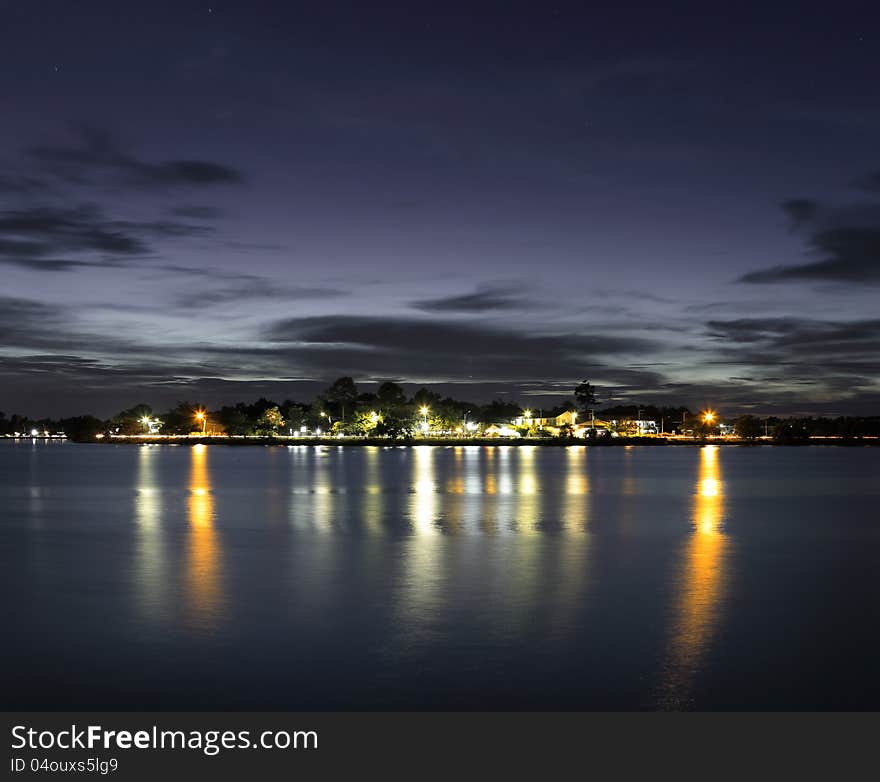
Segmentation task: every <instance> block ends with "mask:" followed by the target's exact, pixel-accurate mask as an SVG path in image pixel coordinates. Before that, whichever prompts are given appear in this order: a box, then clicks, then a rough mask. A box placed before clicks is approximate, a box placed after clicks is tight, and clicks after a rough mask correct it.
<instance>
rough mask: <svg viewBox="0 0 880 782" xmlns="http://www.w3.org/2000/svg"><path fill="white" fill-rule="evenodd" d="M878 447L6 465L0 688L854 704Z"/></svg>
mask: <svg viewBox="0 0 880 782" xmlns="http://www.w3.org/2000/svg"><path fill="white" fill-rule="evenodd" d="M878 453H880V450H878V449H874V450H863V451H854V450H847V449H825V450H820V449H800V450H798V449H791V450H786V449H763V450H757V449H751V450H750V449H738V448H730V447H716V446H707V447H703V448H666V449H656V448H592V447H586V446H580V445H578V446H570V447H550V448H543V447H531V448H530V447H524V448H523V447H512V446H458V447H430V446H417V447H412V448H398V447H387V448H383V447H373V446H371V447H364V448H349V449H342V448H339V447H336V446H330V447H306V446H292V447H289V448H288V447H285V448H268V449H267V448H224V447H214V446H208V447H205V446H201V445H197V446H194V447H166V446H143V447H138V448H129V447H106V448H105V447H97V446H96V447H88V446H82V447H78V446H75V445H70V446H64V447H62V448H48V447H47V448H42V447H36V448H29V449H28V450H24V449H20V450H16V449H15V448H8V449H4V448H3V447H0V468H2V469H0V509H2V513H0V529H2V532H3V536H2V538H0V543H2V544H3V546H2V547H0V558H2V561H0V565H2V568H3V571H4V572H5V573H8V574H9V576H10V577H11V578H12V580H13V583H16V584H20V585H21V586H22V590H21V591H20V592H21V593H22V594H27V596H28V597H27V600H26V601H21V600H8V599H7V600H6V601H5V602H4V603H3V604H2V608H3V614H2V616H0V620H2V623H3V624H4V626H10V627H15V628H16V632H15V633H14V634H12V635H11V636H10V637H9V638H8V639H7V641H6V644H7V647H6V648H7V655H8V657H9V659H10V660H11V661H12V664H10V666H8V670H10V671H11V670H13V669H14V670H15V671H16V676H15V678H13V677H11V676H6V677H4V679H3V681H2V682H0V684H3V685H4V688H2V689H5V692H6V693H11V695H8V700H10V701H11V702H14V703H16V704H23V705H28V704H30V705H32V706H40V707H44V708H49V709H51V708H56V707H59V706H61V705H67V706H70V705H71V704H72V703H74V702H75V703H76V704H77V705H83V706H86V705H92V706H95V707H113V708H126V707H131V706H138V707H141V706H144V707H146V706H147V705H149V706H151V707H154V708H160V709H161V708H162V707H166V706H168V707H172V708H187V707H189V708H192V707H199V706H200V705H203V704H206V703H209V702H210V703H216V705H218V706H220V707H223V706H226V707H231V708H240V707H247V708H256V709H260V708H262V707H272V708H285V709H296V708H336V707H339V708H369V707H376V708H382V707H400V708H405V707H410V708H420V707H426V708H427V707H432V706H441V707H465V708H480V707H488V708H496V707H497V708H507V707H517V708H519V707H523V708H548V709H554V708H587V709H589V708H624V709H631V708H713V707H724V706H725V705H727V706H730V705H733V706H736V707H740V706H743V705H745V706H755V707H758V706H760V707H767V706H770V707H776V708H786V707H791V706H794V707H797V706H799V705H801V706H803V705H806V706H812V705H815V704H816V703H817V702H819V703H822V704H825V703H836V704H838V705H840V706H842V707H851V706H852V705H853V704H855V705H856V706H858V705H860V704H863V703H865V702H866V701H864V700H861V701H860V700H859V697H863V696H860V693H865V692H871V691H872V690H871V688H872V687H873V688H874V691H877V692H880V675H878V673H877V668H876V665H875V661H874V660H873V657H872V656H871V655H870V650H871V649H875V648H876V647H877V645H878V644H880V637H878V635H877V631H876V628H875V627H874V626H873V625H871V624H870V623H866V622H864V621H860V619H859V617H861V616H863V615H865V616H866V615H868V614H869V613H870V612H869V611H868V610H867V608H868V607H869V606H872V605H874V604H876V602H877V600H880V591H878V586H877V580H876V579H875V578H874V570H875V563H876V560H877V557H878V556H880V537H878V536H877V527H876V514H875V511H876V502H877V498H878V496H880V495H878V490H877V488H876V482H875V481H872V476H874V477H875V476H876V474H878V473H880V460H878V459H877V456H876V454H878ZM872 460H873V461H872ZM840 465H843V466H840ZM734 542H735V543H736V544H737V545H736V546H734V545H733V544H734ZM779 573H784V577H783V576H780V575H779ZM829 584H833V586H834V589H829ZM768 594H772V595H773V597H774V600H773V601H769V602H768V600H767V597H766V596H767V595H768ZM780 607H784V608H780ZM768 612H773V613H772V614H771V613H768ZM817 623H821V624H822V625H823V626H828V627H834V628H837V632H836V634H829V636H828V637H829V638H830V637H832V636H833V637H839V636H840V633H841V632H844V634H845V636H846V637H847V638H848V639H849V640H848V641H847V643H846V644H845V649H846V660H845V664H841V663H840V659H839V658H840V654H839V652H840V649H841V648H842V647H839V646H837V645H831V646H829V644H824V645H823V643H822V642H821V639H816V637H815V633H814V632H813V631H812V630H811V628H813V627H815V626H816V624H817ZM836 654H837V658H835V655H836ZM835 659H837V662H834V663H832V662H829V661H834V660H835ZM97 661H100V663H99V662H97ZM99 664H100V666H101V671H102V674H103V675H105V676H106V683H103V680H102V679H101V677H95V676H92V677H85V676H84V677H82V682H83V683H82V684H81V685H80V684H78V683H77V681H79V680H77V681H73V680H69V679H67V680H64V681H63V682H60V683H59V682H58V678H57V677H58V676H63V675H64V674H63V672H64V671H73V670H84V669H85V668H88V666H92V667H93V668H94V667H95V666H98V665H99ZM763 670H766V671H772V675H773V677H774V678H773V680H772V681H771V680H770V679H769V676H770V674H767V676H765V677H764V678H761V676H762V675H761V673H760V671H763ZM59 671H60V672H61V673H58V672H59ZM756 671H758V673H756ZM819 672H821V675H820V673H819ZM785 676H788V677H789V680H788V681H783V682H782V685H780V683H779V678H780V677H785ZM53 677H55V678H53ZM217 681H223V683H224V684H223V687H222V688H219V689H218V688H217V686H216V682H217ZM803 681H806V682H809V687H807V686H803V685H801V684H800V683H801V682H803ZM52 682H55V684H52ZM830 682H837V684H835V685H834V686H835V688H836V689H832V688H831V684H830ZM731 683H732V684H731ZM2 689H0V691H2ZM62 691H63V692H65V693H71V697H72V698H73V699H74V700H73V701H68V702H65V704H61V703H60V702H59V701H58V699H57V693H58V692H62ZM135 692H136V693H138V695H137V697H138V698H139V700H132V699H131V697H132V696H131V693H135ZM780 693H782V695H780ZM816 693H819V694H818V695H817V694H816ZM835 693H843V694H844V695H842V696H840V698H839V699H838V700H837V701H835V700H834V698H835V697H836V696H835ZM853 693H855V694H853ZM37 696H39V697H41V698H42V700H41V701H39V703H36V702H34V700H33V699H34V698H35V697H37ZM864 697H867V696H864ZM819 698H821V700H817V699H819ZM873 705H874V706H876V705H877V704H876V702H873Z"/></svg>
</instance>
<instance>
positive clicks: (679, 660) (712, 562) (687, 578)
mask: <svg viewBox="0 0 880 782" xmlns="http://www.w3.org/2000/svg"><path fill="white" fill-rule="evenodd" d="M721 450H722V449H721V448H719V446H717V445H706V446H703V447H702V448H701V449H700V462H699V476H698V478H697V483H696V487H695V491H694V495H693V511H692V518H691V526H692V531H691V534H690V536H689V539H688V541H687V543H686V544H685V547H684V552H683V556H682V562H681V566H680V575H679V579H678V580H679V585H680V586H679V594H678V597H677V601H676V607H675V618H674V623H673V635H672V638H671V642H670V649H669V653H668V659H667V663H666V668H667V678H666V681H665V682H664V686H663V689H664V691H665V695H666V697H667V698H668V699H669V700H668V703H667V705H669V706H672V707H675V708H681V707H687V706H689V705H691V704H692V691H693V685H694V677H695V676H696V675H697V673H698V672H699V670H700V660H701V657H702V656H703V655H705V654H706V651H707V647H708V646H709V644H710V643H711V641H712V636H713V633H714V630H715V627H716V625H717V623H718V621H719V618H720V614H719V602H720V600H721V599H722V597H723V593H724V587H725V554H726V549H727V535H725V533H724V530H723V529H722V523H723V521H724V489H723V483H722V478H721V461H722V456H721Z"/></svg>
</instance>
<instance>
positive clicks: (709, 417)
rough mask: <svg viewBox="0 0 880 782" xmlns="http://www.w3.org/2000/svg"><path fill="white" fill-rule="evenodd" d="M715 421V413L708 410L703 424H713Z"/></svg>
mask: <svg viewBox="0 0 880 782" xmlns="http://www.w3.org/2000/svg"><path fill="white" fill-rule="evenodd" d="M714 420H715V413H713V412H712V411H711V410H707V411H706V412H705V413H703V422H704V423H707V424H711V423H712V422H713V421H714Z"/></svg>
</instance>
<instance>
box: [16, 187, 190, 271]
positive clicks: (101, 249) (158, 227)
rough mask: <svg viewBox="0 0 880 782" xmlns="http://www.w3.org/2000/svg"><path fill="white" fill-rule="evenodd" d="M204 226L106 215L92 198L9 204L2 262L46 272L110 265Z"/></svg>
mask: <svg viewBox="0 0 880 782" xmlns="http://www.w3.org/2000/svg"><path fill="white" fill-rule="evenodd" d="M205 230H207V229H205V228H203V227H201V226H194V225H189V224H186V223H179V222H175V221H171V220H158V221H131V220H110V219H108V218H107V217H106V216H105V214H104V212H103V211H102V210H101V209H100V208H99V207H97V206H94V205H91V204H85V205H81V206H77V207H68V208H57V207H43V206H37V207H29V208H25V209H17V210H10V211H4V212H0V264H5V265H7V266H19V267H22V268H27V269H31V270H36V271H47V272H49V271H69V270H71V269H75V268H79V267H88V266H113V265H118V264H120V263H123V262H125V261H127V260H129V259H132V258H137V257H144V256H147V255H149V254H150V253H151V252H152V250H153V248H152V246H151V244H150V240H152V239H157V238H173V237H183V236H193V235H196V234H199V233H203V232H204V231H205Z"/></svg>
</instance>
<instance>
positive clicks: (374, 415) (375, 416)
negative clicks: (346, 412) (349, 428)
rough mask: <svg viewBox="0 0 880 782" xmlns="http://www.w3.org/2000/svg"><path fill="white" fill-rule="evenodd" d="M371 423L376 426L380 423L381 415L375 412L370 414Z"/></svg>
mask: <svg viewBox="0 0 880 782" xmlns="http://www.w3.org/2000/svg"><path fill="white" fill-rule="evenodd" d="M370 421H371V422H372V423H373V425H374V426H375V425H376V424H378V423H379V414H378V413H377V412H376V411H375V410H373V411H371V412H370Z"/></svg>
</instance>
